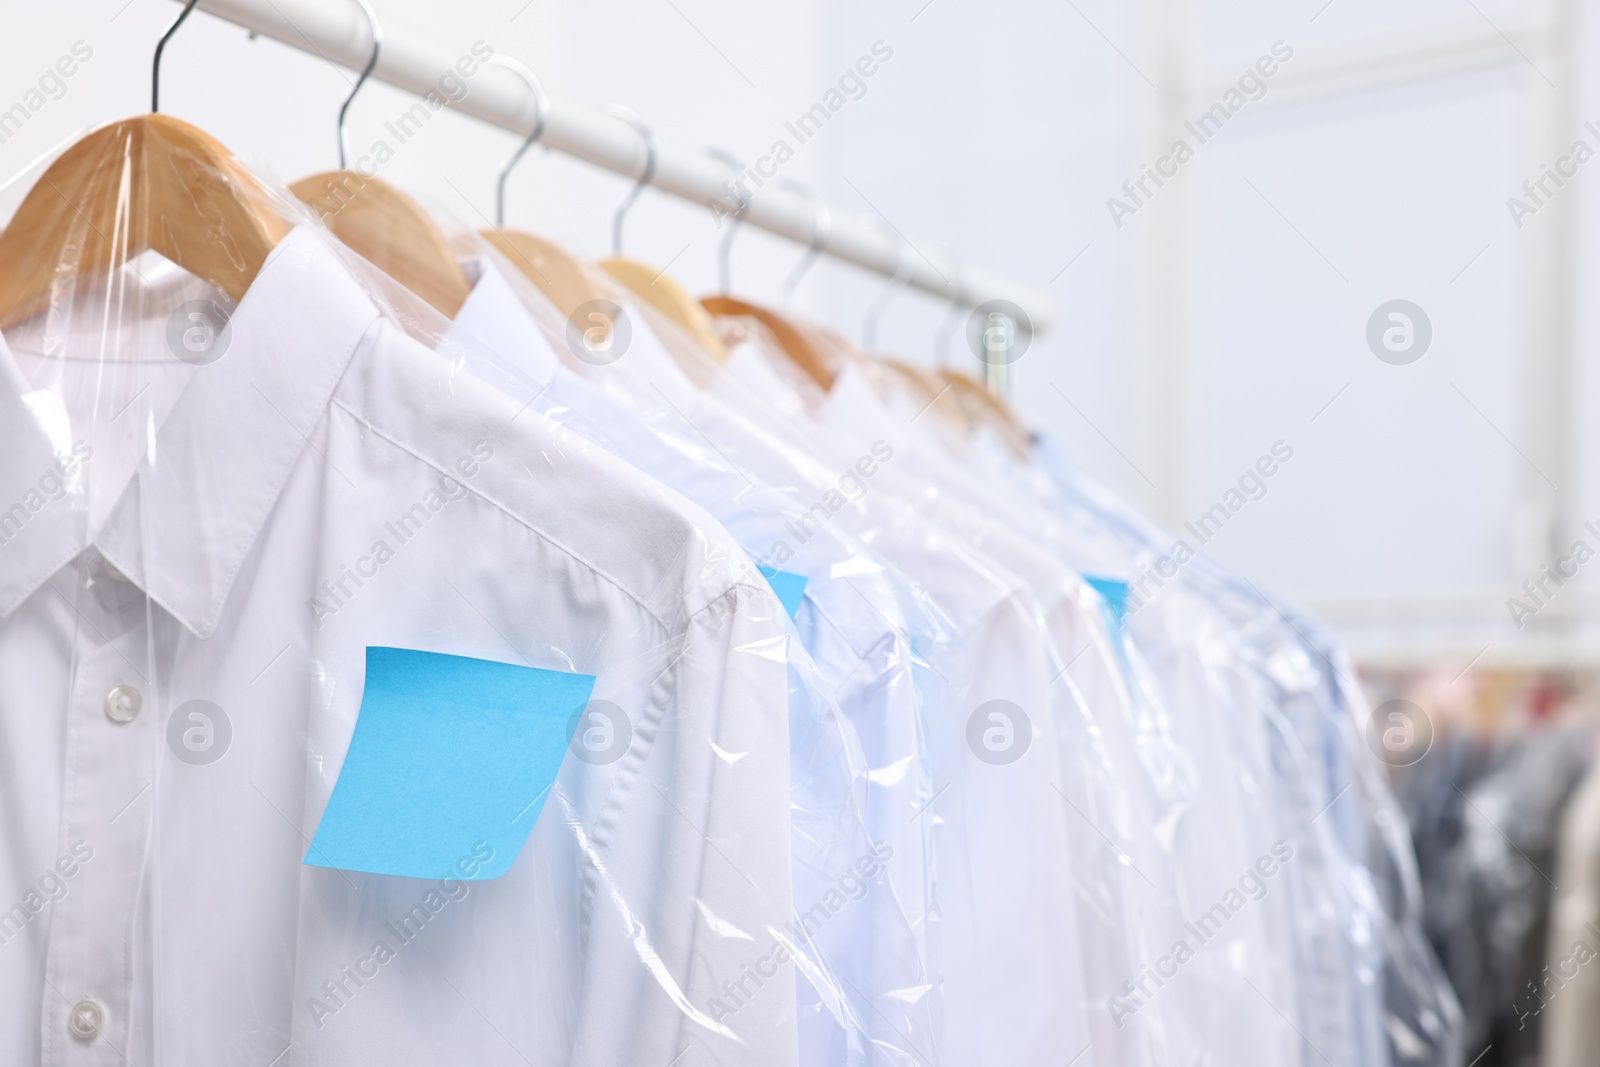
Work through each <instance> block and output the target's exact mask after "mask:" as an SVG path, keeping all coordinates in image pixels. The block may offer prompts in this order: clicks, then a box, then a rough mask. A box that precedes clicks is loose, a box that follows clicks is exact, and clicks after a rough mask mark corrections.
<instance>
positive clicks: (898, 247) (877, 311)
mask: <svg viewBox="0 0 1600 1067" xmlns="http://www.w3.org/2000/svg"><path fill="white" fill-rule="evenodd" d="M872 221H873V222H874V223H876V224H877V226H878V227H879V229H882V230H884V231H886V232H887V233H888V234H889V238H890V240H892V241H894V277H893V278H891V279H890V280H889V284H888V285H886V286H884V287H883V292H881V293H879V294H878V295H877V297H875V298H874V299H873V301H872V303H871V304H869V305H867V313H866V314H865V315H863V316H862V317H861V347H863V348H865V349H866V350H867V351H868V352H871V351H872V350H873V349H874V348H875V347H877V344H878V320H879V319H881V318H882V317H883V312H884V309H885V308H887V307H888V306H889V304H890V303H891V302H892V301H893V300H894V298H895V297H897V296H899V295H900V293H901V291H902V290H904V289H905V287H906V283H907V282H909V281H910V280H911V257H910V256H908V255H906V242H905V240H904V239H903V238H901V236H900V235H899V234H898V233H895V232H894V228H893V227H891V226H889V224H888V223H887V222H885V221H884V220H883V219H882V218H880V217H878V216H874V217H873V220H872Z"/></svg>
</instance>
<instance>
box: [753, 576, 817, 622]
mask: <svg viewBox="0 0 1600 1067" xmlns="http://www.w3.org/2000/svg"><path fill="white" fill-rule="evenodd" d="M757 569H758V570H760V571H761V576H762V577H763V578H765V579H766V580H767V584H768V585H770V586H772V591H773V592H774V593H777V594H778V603H780V604H782V605H783V610H784V611H787V612H788V613H789V618H791V619H792V618H794V617H795V616H796V615H798V614H799V613H800V599H801V597H803V596H805V594H806V576H805V575H803V574H790V573H789V572H788V571H780V570H778V569H777V568H776V567H768V566H766V565H765V564H757Z"/></svg>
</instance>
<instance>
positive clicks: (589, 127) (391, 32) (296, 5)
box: [178, 0, 1056, 335]
mask: <svg viewBox="0 0 1600 1067" xmlns="http://www.w3.org/2000/svg"><path fill="white" fill-rule="evenodd" d="M178 2H179V3H181V2H183V0H178ZM197 7H198V9H199V10H201V11H204V12H206V13H207V14H209V15H214V16H216V17H217V18H220V19H223V20H225V21H227V22H231V23H234V24H235V25H238V26H241V27H243V28H244V29H246V30H249V31H250V32H252V33H254V34H261V35H263V36H266V37H270V38H272V39H273V40H275V41H279V42H281V43H283V44H286V45H289V46H290V47H292V48H297V49H299V50H301V51H303V52H309V53H312V54H315V55H319V56H321V57H322V58H324V59H327V60H330V61H332V62H335V63H339V64H341V65H342V66H345V67H348V68H350V69H351V70H354V71H360V70H361V69H363V68H364V67H365V66H366V65H367V62H368V61H369V60H370V59H371V55H372V36H373V35H372V29H371V28H370V27H369V25H368V23H367V18H366V16H365V14H364V13H363V12H362V9H361V7H360V5H359V4H357V3H355V2H354V0H349V2H346V3H338V4H329V3H326V2H325V0H200V2H199V4H198V5H197ZM380 29H381V33H382V48H381V49H380V51H379V56H378V62H377V66H376V67H374V68H373V71H372V77H374V78H377V79H378V80H379V81H383V82H386V83H388V84H389V85H392V86H394V87H396V88H398V89H403V90H405V91H407V92H410V93H415V94H417V95H418V96H421V95H424V94H426V93H428V92H430V91H436V90H437V83H438V80H439V77H440V75H441V74H443V73H444V72H446V71H449V70H452V69H453V68H454V67H455V64H456V61H457V59H458V58H459V57H460V56H461V55H466V54H467V52H466V50H465V48H464V47H463V48H462V49H461V50H459V51H456V52H452V51H450V50H449V49H448V48H447V47H441V46H440V45H438V44H436V43H435V42H433V41H431V40H429V39H427V38H424V37H422V36H421V35H419V34H417V33H415V32H413V31H409V30H407V29H406V28H405V27H403V26H395V25H390V24H388V23H384V24H383V25H382V26H381V27H380ZM449 106H450V107H453V108H455V109H456V110H458V111H460V112H461V113H462V114H466V115H471V116H472V117H473V118H476V119H480V120H482V121H483V122H487V123H490V124H491V125H494V126H499V127H500V128H502V129H505V130H509V131H511V132H512V133H516V134H519V135H522V136H524V137H526V136H527V135H528V134H530V133H532V132H533V128H534V123H535V121H536V113H537V105H536V103H535V101H534V99H533V97H532V93H531V91H530V89H529V87H528V85H527V83H526V82H525V81H524V80H523V79H522V78H520V77H518V76H517V74H516V73H515V72H513V71H511V70H508V69H506V68H504V67H501V66H498V65H496V64H483V65H482V66H480V67H478V69H477V70H476V72H475V73H474V74H473V76H472V79H471V91H470V92H469V93H468V94H467V95H466V96H464V97H463V98H462V99H460V100H459V101H454V102H449ZM539 140H540V143H541V144H544V145H545V146H546V147H548V148H550V149H553V150H555V151H558V152H564V153H566V154H567V155H570V156H575V157H577V158H578V159H582V160H584V161H586V162H588V163H592V164H594V165H595V166H598V167H604V168H605V169H606V170H610V171H614V172H615V173H617V174H622V175H625V176H627V177H629V178H634V179H637V178H638V177H639V176H640V174H641V172H643V171H644V170H645V169H646V163H647V158H648V156H647V152H646V148H645V145H644V141H643V138H642V137H641V136H640V132H639V130H637V129H635V128H634V127H633V126H631V125H630V124H628V123H627V122H624V121H622V120H620V119H618V118H617V117H615V116H613V115H608V114H606V113H605V112H602V111H598V110H594V109H591V108H586V107H583V106H580V105H577V104H572V103H568V102H564V101H561V100H557V99H552V100H550V101H549V110H548V114H547V119H546V125H545V131H544V134H543V136H542V137H540V139H539ZM729 177H730V170H729V168H728V166H727V164H726V163H723V162H720V161H718V160H716V159H713V158H711V157H709V156H707V155H704V154H703V153H700V152H692V151H683V150H681V149H674V148H672V147H670V146H667V145H661V146H659V148H658V150H657V154H656V165H655V168H654V173H653V174H652V175H650V178H649V184H650V185H652V186H654V187H655V188H657V189H660V190H662V191H663V192H668V193H671V194H673V195H674V196H678V197H682V198H683V199H685V200H689V201H692V202H694V203H696V204H701V205H708V204H713V203H714V204H716V205H718V207H719V209H720V212H721V213H725V214H726V215H727V216H733V215H735V214H737V213H738V212H739V211H740V206H741V205H740V204H739V202H738V200H737V199H736V198H735V197H734V196H733V195H731V191H730V189H729V188H728V186H727V184H726V183H727V181H728V179H729ZM746 188H747V189H750V191H751V192H752V193H753V194H754V195H753V196H751V198H750V202H749V203H748V204H747V205H745V206H744V211H743V213H742V215H741V216H740V221H741V222H743V223H745V224H748V225H751V226H755V227H759V228H760V229H763V230H767V231H768V232H770V233H775V234H778V235H780V236H783V237H787V238H789V239H790V240H792V241H796V242H799V243H800V244H805V245H810V244H812V243H813V241H814V239H815V238H816V230H815V214H814V211H815V208H814V205H813V203H812V202H811V201H810V200H808V199H807V198H806V197H805V196H804V195H802V194H800V193H798V192H795V191H793V190H791V189H786V188H782V187H779V186H777V185H775V184H774V183H772V182H770V181H769V182H767V183H766V185H765V186H764V187H762V188H759V189H755V188H753V182H749V183H746ZM723 224H726V220H724V222H723ZM829 230H830V232H829V233H828V234H827V242H826V246H825V247H824V248H823V249H822V251H823V252H824V253H825V254H827V255H831V256H833V257H834V258H836V259H841V260H844V261H846V262H849V263H853V264H855V265H856V266H858V267H863V268H865V269H867V270H870V271H875V272H876V273H878V274H882V275H884V276H885V277H890V278H900V279H901V280H902V282H903V283H904V284H905V285H907V286H909V287H912V288H916V289H920V290H922V291H923V292H925V293H928V294H930V295H933V296H936V297H939V298H942V299H944V300H948V301H950V302H952V303H954V304H958V305H961V306H964V307H976V306H977V305H979V304H981V303H983V302H985V301H989V300H1007V301H1010V302H1011V303H1012V304H1015V305H1016V306H1017V307H1019V308H1021V309H1022V311H1023V313H1024V314H1025V315H1026V316H1027V318H1028V320H1029V323H1028V324H1020V323H1019V329H1021V328H1026V326H1028V325H1031V332H1032V333H1033V334H1035V335H1037V334H1040V333H1043V332H1044V331H1045V330H1047V329H1049V328H1050V326H1051V325H1052V324H1053V323H1054V320H1055V314H1056V309H1055V302H1054V301H1053V300H1052V299H1051V298H1050V296H1049V295H1048V294H1047V293H1045V292H1044V291H1043V290H1041V289H1040V288H1038V287H1034V286H1025V285H1020V284H1017V283H1014V282H1011V281H1009V280H1007V279H1004V278H1001V277H998V276H995V275H992V274H989V273H988V272H985V271H982V270H978V269H975V268H969V267H963V266H960V265H959V263H958V262H955V261H952V260H950V259H948V258H947V257H945V256H942V255H938V254H935V255H934V256H933V257H931V258H930V257H929V256H926V255H924V254H923V253H922V252H921V251H919V250H918V248H917V246H916V245H915V244H914V243H912V242H909V241H905V242H904V243H902V241H901V240H898V239H897V238H896V235H895V234H894V233H892V232H890V231H891V228H890V227H888V226H884V225H881V224H880V223H879V222H878V221H877V220H871V219H866V218H858V217H847V216H840V215H837V214H836V215H835V216H834V218H833V224H832V226H831V227H830V228H829Z"/></svg>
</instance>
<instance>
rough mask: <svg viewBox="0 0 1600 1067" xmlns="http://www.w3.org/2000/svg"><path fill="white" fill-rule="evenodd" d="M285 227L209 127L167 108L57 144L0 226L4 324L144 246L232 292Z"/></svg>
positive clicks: (240, 292)
mask: <svg viewBox="0 0 1600 1067" xmlns="http://www.w3.org/2000/svg"><path fill="white" fill-rule="evenodd" d="M290 228H291V227H290V224H289V223H288V222H286V221H285V220H284V219H283V218H282V217H281V216H280V215H279V214H278V213H277V212H276V211H275V210H273V208H272V201H271V197H270V196H269V195H268V194H267V192H266V191H265V190H264V189H263V188H262V187H261V185H260V183H259V182H257V181H256V179H255V178H254V177H253V176H252V175H251V174H250V172H249V171H248V170H246V169H245V168H244V167H243V166H242V165H241V164H240V163H239V162H238V160H236V159H234V157H233V155H232V154H231V153H230V152H229V151H228V150H227V149H226V148H224V147H223V146H222V144H221V143H220V142H218V141H217V140H216V139H215V138H214V137H212V136H211V135H209V134H207V133H205V132H204V131H202V130H200V129H198V128H196V127H194V126H191V125H189V124H188V123H186V122H182V121H180V120H178V119H175V118H172V117H171V116H169V115H159V114H150V115H141V116H139V117H137V118H131V119H124V120H122V121H120V122H113V123H111V124H110V125H108V126H102V127H101V128H100V129H98V130H95V131H94V132H92V133H90V134H88V135H86V136H85V137H84V138H83V139H81V140H80V141H78V142H77V143H76V144H74V145H73V146H72V147H71V148H68V149H67V150H66V151H65V152H63V153H62V154H61V156H60V158H58V159H57V160H56V161H55V162H54V163H52V164H51V165H50V167H49V169H48V170H46V171H45V172H44V174H43V175H42V176H41V177H40V179H39V181H38V182H37V183H35V185H34V186H33V188H32V189H30V190H29V191H28V195H27V196H26V197H25V198H24V199H23V201H22V205H21V206H20V207H19V208H18V209H17V212H16V214H15V215H13V216H12V219H11V222H10V224H9V225H8V226H7V227H6V229H5V231H4V233H0V329H5V328H9V327H11V326H15V325H16V324H17V323H19V322H22V321H23V320H24V319H27V318H28V317H30V316H31V315H34V314H37V313H38V312H39V311H40V310H42V309H43V308H44V307H45V306H46V305H47V304H48V303H49V301H50V295H51V292H52V291H53V290H54V288H55V287H56V286H57V285H60V284H62V282H63V281H76V280H77V279H79V278H82V277H84V276H86V275H89V274H92V273H94V272H96V271H101V270H106V269H108V268H111V267H115V266H118V265H120V264H121V263H124V262H126V261H128V260H130V259H132V258H133V257H134V256H136V255H138V254H139V253H140V252H143V251H145V250H147V249H148V250H151V251H154V252H157V253H159V254H160V255H162V256H165V257H166V258H167V259H169V260H171V261H172V262H173V263H176V264H177V265H178V266H180V267H182V268H183V269H184V270H186V271H188V272H189V273H191V274H193V275H195V276H196V277H199V278H201V279H204V280H205V281H207V282H209V283H210V284H212V285H214V286H216V287H217V288H218V289H220V290H222V292H224V293H226V294H227V295H228V296H230V297H232V298H233V299H235V300H237V299H239V298H241V297H243V296H244V293H245V290H246V289H248V288H249V287H250V283H251V282H252V281H253V280H255V276H256V274H257V273H258V272H259V271H260V270H261V265H262V264H263V263H265V262H266V259H267V256H268V254H269V253H270V252H271V251H272V249H273V248H274V247H276V246H277V244H278V242H279V241H280V240H282V239H283V237H284V235H285V234H287V233H288V232H289V230H290Z"/></svg>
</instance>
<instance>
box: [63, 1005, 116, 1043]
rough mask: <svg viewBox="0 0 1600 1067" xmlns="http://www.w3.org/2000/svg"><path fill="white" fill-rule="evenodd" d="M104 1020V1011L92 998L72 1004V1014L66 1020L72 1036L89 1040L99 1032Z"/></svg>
mask: <svg viewBox="0 0 1600 1067" xmlns="http://www.w3.org/2000/svg"><path fill="white" fill-rule="evenodd" d="M105 1022H106V1013H105V1012H104V1011H101V1010H100V1005H98V1004H96V1003H95V1002H94V1001H92V1000H80V1001H78V1003H76V1004H74V1005H73V1006H72V1015H71V1017H70V1018H69V1019H68V1020H67V1028H68V1029H70V1030H71V1031H72V1036H73V1037H76V1038H78V1039H79V1040H81V1041H89V1040H92V1039H93V1038H94V1036H95V1035H96V1034H98V1033H99V1032H100V1027H102V1026H104V1025H105Z"/></svg>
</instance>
